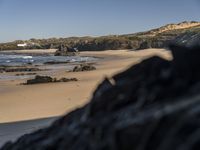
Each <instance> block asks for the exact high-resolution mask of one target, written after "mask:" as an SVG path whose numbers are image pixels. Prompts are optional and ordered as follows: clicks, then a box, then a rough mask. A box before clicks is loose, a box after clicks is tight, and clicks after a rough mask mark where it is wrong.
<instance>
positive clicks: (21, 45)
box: [17, 43, 27, 47]
mask: <svg viewBox="0 0 200 150" xmlns="http://www.w3.org/2000/svg"><path fill="white" fill-rule="evenodd" d="M17 46H18V47H25V46H27V44H26V43H24V44H17Z"/></svg>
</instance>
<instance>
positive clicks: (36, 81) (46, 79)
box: [24, 75, 78, 85]
mask: <svg viewBox="0 0 200 150" xmlns="http://www.w3.org/2000/svg"><path fill="white" fill-rule="evenodd" d="M70 81H78V80H77V79H76V78H61V79H57V78H52V77H50V76H39V75H37V76H35V78H34V79H30V80H27V82H26V83H24V85H30V84H40V83H53V82H70Z"/></svg>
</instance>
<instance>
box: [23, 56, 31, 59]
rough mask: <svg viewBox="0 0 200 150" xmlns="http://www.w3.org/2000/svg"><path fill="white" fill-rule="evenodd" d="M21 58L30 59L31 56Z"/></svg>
mask: <svg viewBox="0 0 200 150" xmlns="http://www.w3.org/2000/svg"><path fill="white" fill-rule="evenodd" d="M22 58H23V59H32V58H33V56H23V57H22Z"/></svg>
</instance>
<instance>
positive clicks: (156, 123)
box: [2, 46, 200, 150]
mask: <svg viewBox="0 0 200 150" xmlns="http://www.w3.org/2000/svg"><path fill="white" fill-rule="evenodd" d="M171 49H172V53H173V56H174V59H173V61H168V60H165V59H162V58H160V57H157V56H154V57H151V58H149V59H146V60H144V61H143V62H141V63H139V64H137V65H135V66H132V67H131V68H129V69H128V70H126V71H125V72H122V73H120V74H118V75H115V76H114V77H113V78H110V79H105V80H104V81H103V82H102V83H101V84H100V85H99V86H98V88H97V90H96V91H95V92H94V94H93V98H92V100H91V101H90V103H88V104H87V105H85V106H84V107H82V108H80V109H77V110H75V111H73V112H71V113H69V114H67V115H66V116H64V117H62V118H61V119H59V120H57V121H56V122H55V123H54V124H53V125H52V126H50V127H48V128H46V129H42V130H39V131H37V132H35V133H32V134H29V135H24V136H23V137H21V138H20V139H18V141H16V142H15V143H7V144H6V145H5V146H4V147H3V148H2V150H56V149H58V150H199V149H200V130H199V128H200V92H199V91H200V71H199V66H200V59H199V57H200V48H199V47H196V48H184V47H177V46H172V47H171Z"/></svg>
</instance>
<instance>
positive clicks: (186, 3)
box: [0, 0, 200, 42]
mask: <svg viewBox="0 0 200 150" xmlns="http://www.w3.org/2000/svg"><path fill="white" fill-rule="evenodd" d="M0 19H1V21H0V42H6V41H13V40H17V39H30V38H50V37H69V36H88V35H89V36H99V35H109V34H124V33H134V32H138V31H144V30H148V29H151V28H155V27H159V26H161V25H164V24H167V23H177V22H182V21H185V20H188V21H191V20H196V21H200V0H0Z"/></svg>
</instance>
